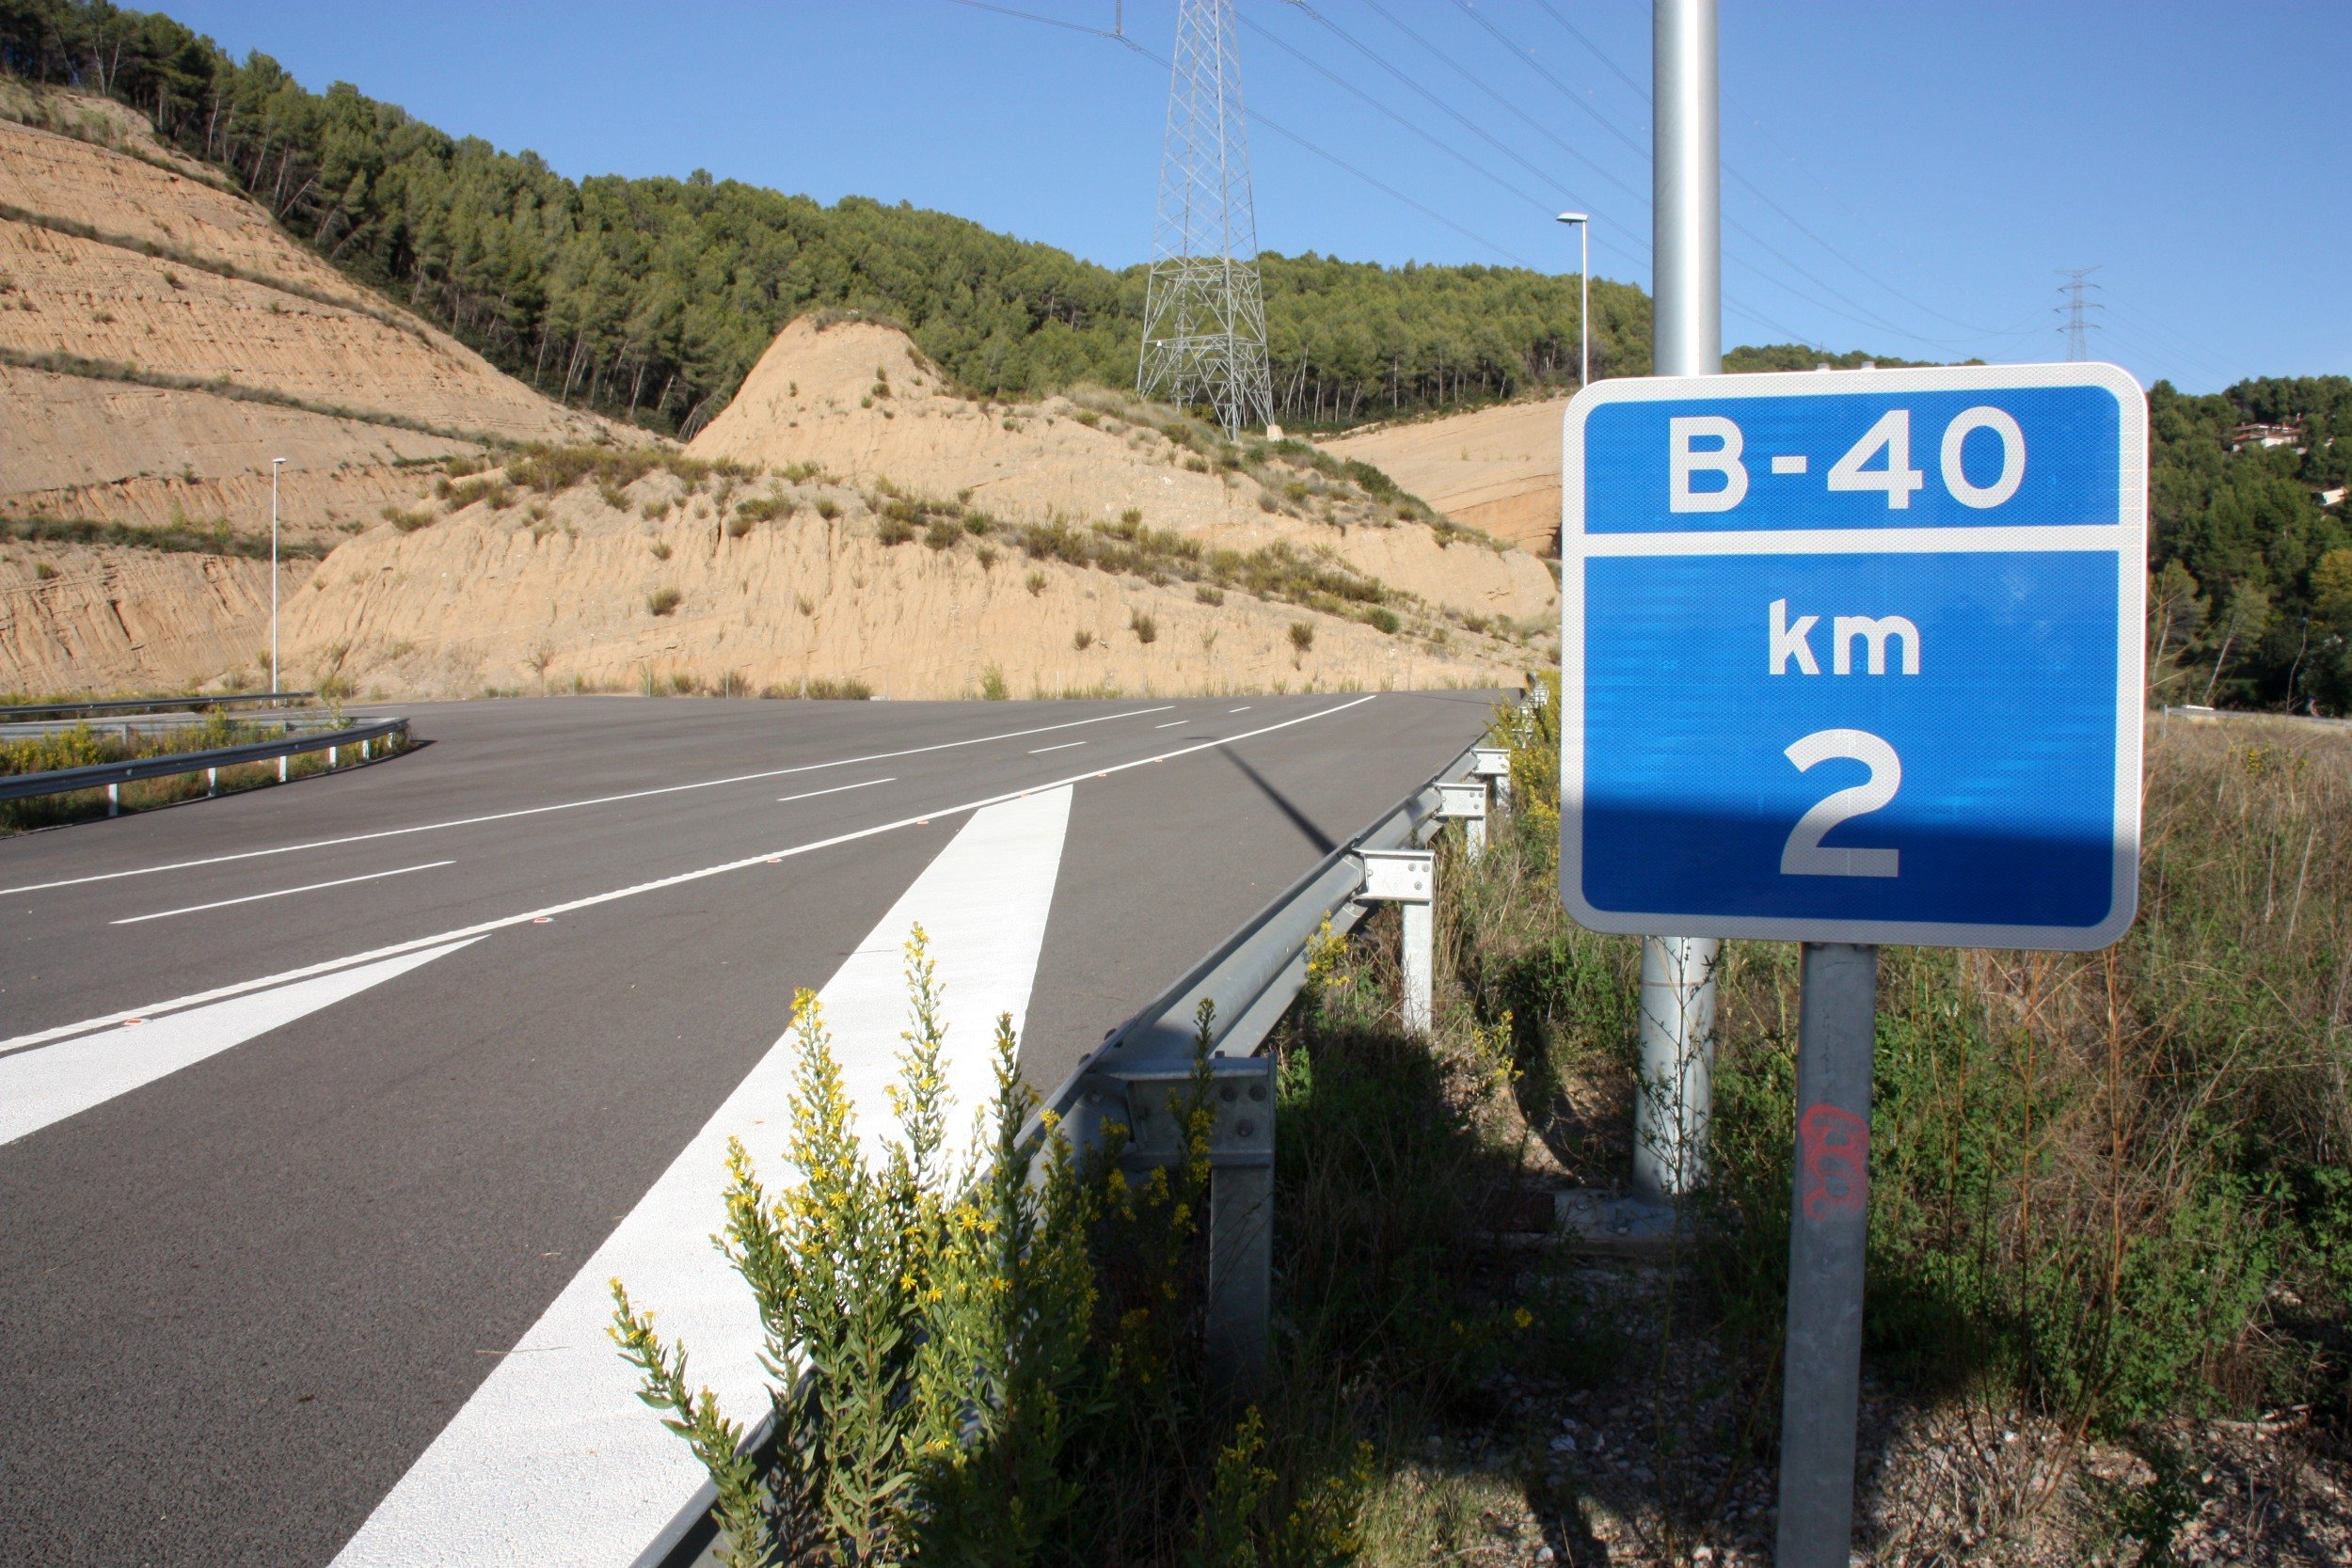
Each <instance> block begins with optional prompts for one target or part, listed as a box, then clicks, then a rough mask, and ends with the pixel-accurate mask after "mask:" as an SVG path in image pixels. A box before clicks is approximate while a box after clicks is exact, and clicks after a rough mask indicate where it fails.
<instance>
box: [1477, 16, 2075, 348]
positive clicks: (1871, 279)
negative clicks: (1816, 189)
mask: <svg viewBox="0 0 2352 1568" xmlns="http://www.w3.org/2000/svg"><path fill="white" fill-rule="evenodd" d="M1461 3H1462V5H1463V8H1464V9H1465V10H1468V9H1469V8H1470V7H1469V5H1468V3H1467V0H1461ZM1537 4H1539V5H1540V6H1541V7H1542V8H1543V10H1544V12H1545V14H1546V15H1548V16H1549V17H1550V18H1551V20H1552V21H1553V22H1554V23H1556V24H1559V26H1560V28H1561V29H1562V30H1563V31H1564V32H1565V33H1567V35H1568V36H1569V37H1571V38H1573V39H1575V40H1576V41H1577V42H1578V43H1580V44H1582V45H1583V46H1584V48H1585V50H1586V51H1587V52H1588V53H1589V54H1591V55H1592V56H1593V57H1594V58H1595V59H1597V60H1598V61H1599V62H1600V63H1601V64H1602V65H1603V66H1605V67H1607V68H1608V69H1609V71H1610V72H1611V73H1612V74H1613V75H1614V76H1615V77H1616V78H1617V80H1619V81H1620V82H1623V83H1624V84H1625V85H1626V86H1627V87H1630V88H1631V89H1632V90H1633V94H1634V96H1635V97H1637V98H1639V99H1640V100H1641V101H1642V102H1643V103H1648V102H1649V101H1650V100H1649V94H1648V93H1647V92H1645V90H1643V87H1642V85H1641V84H1640V83H1639V82H1637V81H1635V80H1634V79H1633V78H1632V77H1631V76H1629V75H1628V74H1627V73H1626V71H1625V70H1624V69H1623V68H1622V67H1620V66H1619V65H1618V64H1617V62H1616V61H1615V60H1614V59H1613V58H1612V57H1611V55H1609V53H1608V52H1607V51H1606V50H1604V49H1602V48H1601V47H1600V45H1598V44H1597V43H1595V42H1594V41H1593V40H1591V39H1590V38H1588V37H1587V36H1586V35H1585V34H1584V33H1583V31H1582V30H1581V29H1580V28H1579V27H1577V26H1576V25H1575V24H1573V23H1571V22H1570V21H1568V19H1567V18H1566V17H1565V16H1563V15H1562V14H1561V13H1560V10H1559V8H1557V7H1556V6H1554V5H1553V4H1552V3H1551V0H1537ZM1488 30H1489V31H1490V32H1492V31H1495V29H1493V28H1491V27H1489V28H1488ZM1497 36H1498V38H1500V37H1501V35H1500V34H1499V33H1498V34H1497ZM1522 53H1523V54H1524V55H1528V56H1530V57H1531V59H1532V56H1533V55H1534V51H1533V50H1523V51H1522ZM1555 85H1557V84H1555ZM1564 90H1565V89H1564ZM1724 96H1725V97H1726V98H1729V97H1730V95H1729V94H1728V93H1726V94H1724ZM1577 103H1578V105H1579V107H1581V108H1584V109H1585V112H1586V113H1588V114H1592V115H1594V116H1595V118H1600V116H1599V111H1597V110H1596V109H1593V108H1591V107H1590V106H1589V105H1586V104H1585V103H1583V101H1582V100H1581V99H1579V100H1577ZM1750 118H1751V119H1753V118H1754V117H1753V116H1751V117H1750ZM1603 123H1607V121H1606V120H1604V121H1603ZM1613 129H1614V128H1613ZM1758 129H1759V130H1760V129H1762V127H1761V125H1760V124H1759V125H1758ZM1616 134H1617V136H1618V139H1619V140H1621V141H1629V139H1630V138H1629V137H1628V136H1627V135H1626V134H1625V133H1624V132H1623V131H1618V132H1617V133H1616ZM1767 135H1768V137H1769V135H1770V134H1769V133H1767ZM1774 145H1775V146H1777V145H1779V144H1778V143H1777V142H1776V141H1775V143H1774ZM1782 151H1783V152H1784V153H1788V150H1787V149H1786V148H1782ZM1788 157H1789V158H1790V161H1792V162H1794V161H1796V160H1795V154H1793V153H1788ZM1722 166H1723V171H1724V174H1725V175H1727V176H1729V177H1730V178H1731V180H1732V181H1733V182H1736V183H1737V184H1739V185H1740V187H1741V188H1743V189H1744V190H1746V191H1747V192H1748V194H1749V195H1751V196H1753V197H1754V198H1756V200H1758V201H1760V202H1762V203H1763V204H1764V205H1765V206H1766V207H1768V208H1770V209H1772V212H1773V214H1776V215H1777V216H1778V217H1779V218H1780V219H1781V221H1782V222H1784V223H1786V224H1788V227H1789V228H1791V229H1793V230H1796V231H1797V232H1798V233H1800V234H1803V235H1804V237H1805V238H1806V239H1808V240H1811V241H1812V242H1813V243H1814V244H1815V245H1820V247H1821V248H1822V249H1823V250H1824V251H1827V252H1828V253H1829V254H1830V255H1831V256H1833V257H1835V258H1836V260H1837V261H1841V262H1843V263H1844V264H1845V265H1846V266H1847V267H1848V268H1850V269H1851V271H1852V272H1853V273H1854V274H1855V276H1857V277H1861V278H1862V279H1863V280H1864V281H1866V282H1867V283H1871V284H1873V285H1875V286H1876V287H1878V288H1880V289H1883V290H1884V291H1885V292H1886V293H1888V294H1890V295H1892V296H1893V297H1895V298H1896V299H1899V300H1901V301H1902V302H1903V303H1904V304H1905V305H1907V306H1909V307H1911V308H1912V309H1915V310H1918V311H1921V312H1923V313H1925V314H1927V315H1930V316H1932V317H1934V318H1935V319H1936V320H1938V321H1940V322H1943V323H1945V324H1946V325H1950V326H1956V327H1959V328H1960V329H1961V330H1962V331H1963V332H1966V333H1969V334H1971V335H1972V336H1974V337H1980V338H1999V337H2008V336H2013V335H2015V334H2017V333H2018V332H2020V331H2021V330H2023V326H2022V324H2021V325H2019V326H2011V327H2005V328H1995V327H1989V326H1979V325H1977V324H1976V323H1974V322H1965V321H1962V320H1961V319H1960V318H1959V317H1957V316H1952V315H1948V314H1947V313H1945V312H1944V311H1942V310H1939V309H1936V308H1935V307H1934V306H1932V305H1930V304H1928V303H1926V302H1925V301H1924V300H1919V299H1915V298H1914V297H1913V296H1911V295H1910V294H1908V293H1904V292H1903V291H1902V290H1900V289H1898V288H1897V287H1895V285H1893V284H1892V283H1889V282H1888V281H1886V279H1885V278H1883V277H1880V276H1879V275H1878V274H1877V273H1874V272H1872V271H1871V270H1870V269H1869V268H1868V267H1866V266H1864V265H1863V264H1862V263H1861V262H1859V261H1855V260H1854V259H1853V258H1852V257H1851V256H1849V255H1847V254H1846V253H1845V252H1844V251H1842V250H1840V249H1839V248H1838V247H1837V246H1836V245H1833V244H1831V243H1830V242H1829V241H1828V240H1826V239H1824V238H1822V237H1821V236H1820V234H1817V233H1815V232H1814V231H1813V230H1812V229H1810V228H1809V227H1807V226H1806V225H1805V224H1804V221H1803V220H1801V219H1800V218H1798V217H1797V215H1796V214H1793V213H1791V212H1789V211H1788V209H1787V208H1786V207H1783V206H1782V205H1781V204H1780V203H1779V202H1777V201H1775V200H1773V199H1772V196H1771V194H1770V193H1769V192H1767V191H1766V190H1765V189H1764V188H1763V187H1762V186H1761V185H1758V184H1757V183H1756V182H1755V181H1753V180H1751V179H1749V178H1748V177H1747V176H1746V175H1745V174H1744V173H1742V172H1741V171H1740V168H1739V167H1738V166H1735V165H1734V164H1732V163H1731V161H1730V160H1728V159H1724V160H1722ZM1815 183H1816V184H1819V183H1820V182H1819V181H1818V180H1816V181H1815ZM1824 188H1826V187H1824ZM1726 222H1727V223H1728V224H1729V226H1730V227H1731V228H1733V229H1736V230H1739V231H1740V233H1742V234H1744V235H1746V236H1747V237H1748V238H1749V239H1751V240H1754V241H1755V242H1756V244H1757V245H1761V246H1763V248H1764V249H1765V250H1766V251H1768V252H1770V253H1771V254H1772V256H1774V257H1776V258H1778V259H1779V260H1780V261H1783V262H1784V263H1786V264H1787V265H1788V266H1789V267H1790V268H1792V269H1794V270H1795V271H1796V272H1797V273H1798V274H1799V275H1800V276H1802V277H1805V278H1807V279H1808V280H1810V281H1812V282H1814V283H1816V284H1819V285H1820V287H1821V288H1824V289H1834V288H1835V285H1833V284H1831V283H1829V282H1827V281H1825V280H1824V279H1821V278H1820V277H1814V275H1813V274H1812V273H1810V272H1808V271H1806V270H1805V269H1804V267H1802V266H1801V265H1799V263H1798V262H1797V261H1795V260H1794V259H1793V258H1791V257H1788V256H1787V255H1785V254H1783V253H1782V252H1781V251H1779V250H1778V249H1776V248H1774V247H1773V246H1772V245H1770V244H1768V243H1767V242H1766V241H1765V240H1764V239H1763V238H1762V237H1761V236H1760V235H1758V234H1756V231H1755V230H1751V229H1749V228H1747V227H1746V226H1745V225H1744V224H1740V223H1739V222H1737V221H1736V220H1728V219H1727V220H1726ZM1792 292H1793V291H1792ZM1799 297H1801V298H1802V297H1804V296H1802V295H1800V296H1799ZM1814 303H1817V304H1818V303H1819V302H1818V301H1816V302H1814ZM1857 308H1858V309H1867V308H1864V307H1857ZM1870 314H1871V315H1872V316H1873V317H1874V318H1875V325H1879V326H1880V327H1881V328H1882V329H1883V330H1885V331H1889V332H1898V333H1901V334H1902V335H1903V336H1905V337H1909V338H1912V339H1914V340H1915V341H1918V342H1923V343H1931V344H1934V345H1936V346H1937V347H1943V348H1957V347H1964V346H1966V340H1963V339H1952V338H1931V337H1926V336H1922V335H1921V334H1918V333H1915V332H1911V331H1910V330H1909V329H1907V328H1905V327H1901V326H1898V325H1895V324H1894V323H1892V322H1888V321H1886V320H1885V319H1884V318H1883V317H1878V316H1877V314H1876V312H1874V311H1873V312H1870ZM1847 319H1848V320H1850V321H1851V320H1855V318H1853V317H1851V316H1849V317H1848V318H1847ZM2027 319H2028V320H2030V318H2027ZM1857 325H1874V323H1872V322H1857Z"/></svg>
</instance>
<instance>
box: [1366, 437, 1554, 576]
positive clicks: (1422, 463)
mask: <svg viewBox="0 0 2352 1568" xmlns="http://www.w3.org/2000/svg"><path fill="white" fill-rule="evenodd" d="M1566 412H1567V401H1566V400H1565V399H1564V398H1551V399H1546V400H1545V401H1543V402H1540V403H1513V404H1504V405H1502V407H1499V408H1481V409H1479V410H1478V411H1477V412H1475V413H1471V414H1455V415H1452V416H1449V417H1448V418H1445V419H1441V420H1414V421H1412V422H1411V423H1407V424H1393V425H1387V426H1383V427H1381V428H1379V429H1375V430H1370V431H1366V432H1364V433H1363V434H1361V435H1358V436H1342V437H1340V438H1338V439H1336V440H1331V441H1327V442H1325V443H1324V447H1325V450H1327V451H1332V452H1336V453H1338V454H1339V455H1340V456H1343V457H1354V458H1359V459H1361V460H1362V461H1364V462H1366V463H1370V464H1372V465H1373V466H1374V467H1377V468H1380V469H1382V470H1383V471H1385V472H1386V473H1388V474H1389V475H1390V476H1391V477H1392V478H1393V479H1395V481H1396V482H1397V483H1399V484H1401V485H1403V486H1405V488H1406V489H1407V490H1410V491H1412V492H1413V493H1414V494H1415V495H1417V496H1419V497H1421V498H1422V499H1423V500H1425V501H1427V502H1428V503H1429V504H1430V505H1432V506H1434V507H1437V508H1438V510H1440V511H1442V512H1444V513H1445V514H1446V515H1448V516H1450V517H1452V518H1454V520H1455V521H1456V522H1460V523H1464V524H1467V525H1469V526H1470V527H1471V528H1475V529H1478V530H1480V531H1482V532H1485V533H1488V534H1491V535H1492V536H1494V537H1495V538H1497V539H1502V540H1507V541H1508V542H1510V543H1511V544H1514V545H1517V546H1519V547H1520V548H1521V549H1525V550H1532V551H1534V552H1535V553H1536V554H1538V555H1557V554H1559V553H1560V422H1561V419H1562V417H1563V416H1564V415H1565V413H1566Z"/></svg>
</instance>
